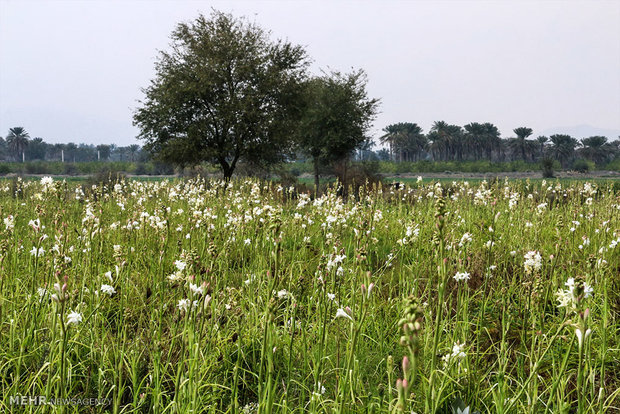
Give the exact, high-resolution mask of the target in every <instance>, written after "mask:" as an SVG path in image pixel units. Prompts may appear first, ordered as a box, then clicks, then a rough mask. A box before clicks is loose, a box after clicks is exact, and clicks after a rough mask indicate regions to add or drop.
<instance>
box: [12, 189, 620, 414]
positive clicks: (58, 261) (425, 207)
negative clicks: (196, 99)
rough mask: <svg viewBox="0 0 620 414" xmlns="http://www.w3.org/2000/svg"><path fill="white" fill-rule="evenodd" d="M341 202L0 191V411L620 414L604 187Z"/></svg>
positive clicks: (616, 249) (206, 193)
mask: <svg viewBox="0 0 620 414" xmlns="http://www.w3.org/2000/svg"><path fill="white" fill-rule="evenodd" d="M341 194H342V191H341V189H338V188H337V187H336V185H334V186H332V187H331V188H330V189H329V190H328V191H327V192H326V193H325V194H323V195H321V196H320V197H315V196H314V195H313V194H311V193H301V192H298V191H297V190H296V189H295V188H293V187H290V188H287V187H282V186H281V185H279V184H277V183H274V182H268V181H258V180H250V179H247V180H233V181H232V182H230V183H225V182H223V181H218V180H211V181H208V180H204V179H200V178H197V179H191V180H190V179H186V180H173V181H170V180H161V181H148V182H147V181H138V180H119V181H109V182H105V183H101V184H99V185H85V184H83V183H75V182H65V181H60V180H54V179H52V178H50V177H45V178H43V179H41V180H36V181H22V180H21V179H14V180H12V181H9V180H4V181H2V182H0V219H1V220H2V222H0V324H1V325H0V411H2V412H7V413H10V412H15V413H22V412H37V413H38V412H66V413H74V412H114V413H203V412H204V413H235V414H236V413H288V412H300V413H301V412H338V413H349V412H364V413H469V414H471V413H474V412H480V413H487V412H488V413H580V414H581V413H617V412H619V411H620V340H619V336H620V324H619V316H620V314H619V312H620V246H619V244H620V220H619V216H620V193H619V192H618V190H617V189H615V188H614V185H613V183H604V182H596V183H595V182H584V181H580V182H567V181H559V180H542V181H536V182H533V181H529V180H512V181H509V180H506V181H503V180H493V181H476V182H467V181H454V182H449V181H446V180H442V181H435V182H411V183H407V184H405V185H402V186H395V185H384V186H383V187H381V186H375V187H372V188H368V187H366V188H365V187H361V188H359V189H357V190H354V189H350V190H349V191H348V197H346V199H345V198H343V197H342V196H341ZM19 397H25V400H24V399H20V398H19ZM35 397H36V398H38V399H36V398H35ZM42 400H43V401H44V402H50V401H53V402H54V404H55V405H49V404H40V403H41V401H42Z"/></svg>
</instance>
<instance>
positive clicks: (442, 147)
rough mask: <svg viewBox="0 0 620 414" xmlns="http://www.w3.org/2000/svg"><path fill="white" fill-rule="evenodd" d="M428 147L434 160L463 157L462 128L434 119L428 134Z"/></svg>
mask: <svg viewBox="0 0 620 414" xmlns="http://www.w3.org/2000/svg"><path fill="white" fill-rule="evenodd" d="M427 139H428V141H429V142H428V149H429V151H430V152H431V154H433V159H435V160H454V159H462V158H463V129H462V128H461V127H460V126H458V125H450V124H448V123H447V122H445V121H436V122H435V123H434V124H433V126H432V127H431V129H430V131H429V133H428V135H427Z"/></svg>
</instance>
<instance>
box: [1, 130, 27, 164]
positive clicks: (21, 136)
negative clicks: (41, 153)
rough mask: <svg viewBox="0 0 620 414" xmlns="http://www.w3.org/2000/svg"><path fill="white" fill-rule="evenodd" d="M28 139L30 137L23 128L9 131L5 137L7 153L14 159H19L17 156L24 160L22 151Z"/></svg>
mask: <svg viewBox="0 0 620 414" xmlns="http://www.w3.org/2000/svg"><path fill="white" fill-rule="evenodd" d="M28 138H30V135H28V133H27V132H26V130H25V129H24V128H23V127H15V128H11V129H9V134H8V135H7V136H6V143H7V146H8V147H9V151H11V152H12V153H13V155H14V156H15V159H19V156H20V155H21V156H22V159H23V158H24V151H25V150H26V147H27V146H28Z"/></svg>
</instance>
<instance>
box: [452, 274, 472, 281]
mask: <svg viewBox="0 0 620 414" xmlns="http://www.w3.org/2000/svg"><path fill="white" fill-rule="evenodd" d="M454 280H456V281H457V282H460V281H461V280H469V273H467V272H457V273H456V274H455V275H454Z"/></svg>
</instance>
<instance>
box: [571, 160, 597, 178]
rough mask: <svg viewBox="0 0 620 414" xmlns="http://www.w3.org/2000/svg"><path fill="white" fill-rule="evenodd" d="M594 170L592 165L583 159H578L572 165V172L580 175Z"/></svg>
mask: <svg viewBox="0 0 620 414" xmlns="http://www.w3.org/2000/svg"><path fill="white" fill-rule="evenodd" d="M592 169H594V164H593V163H591V162H589V161H586V160H584V159H578V160H576V161H575V162H574V163H573V170H575V171H577V172H580V173H582V174H585V173H587V172H588V171H590V170H592Z"/></svg>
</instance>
